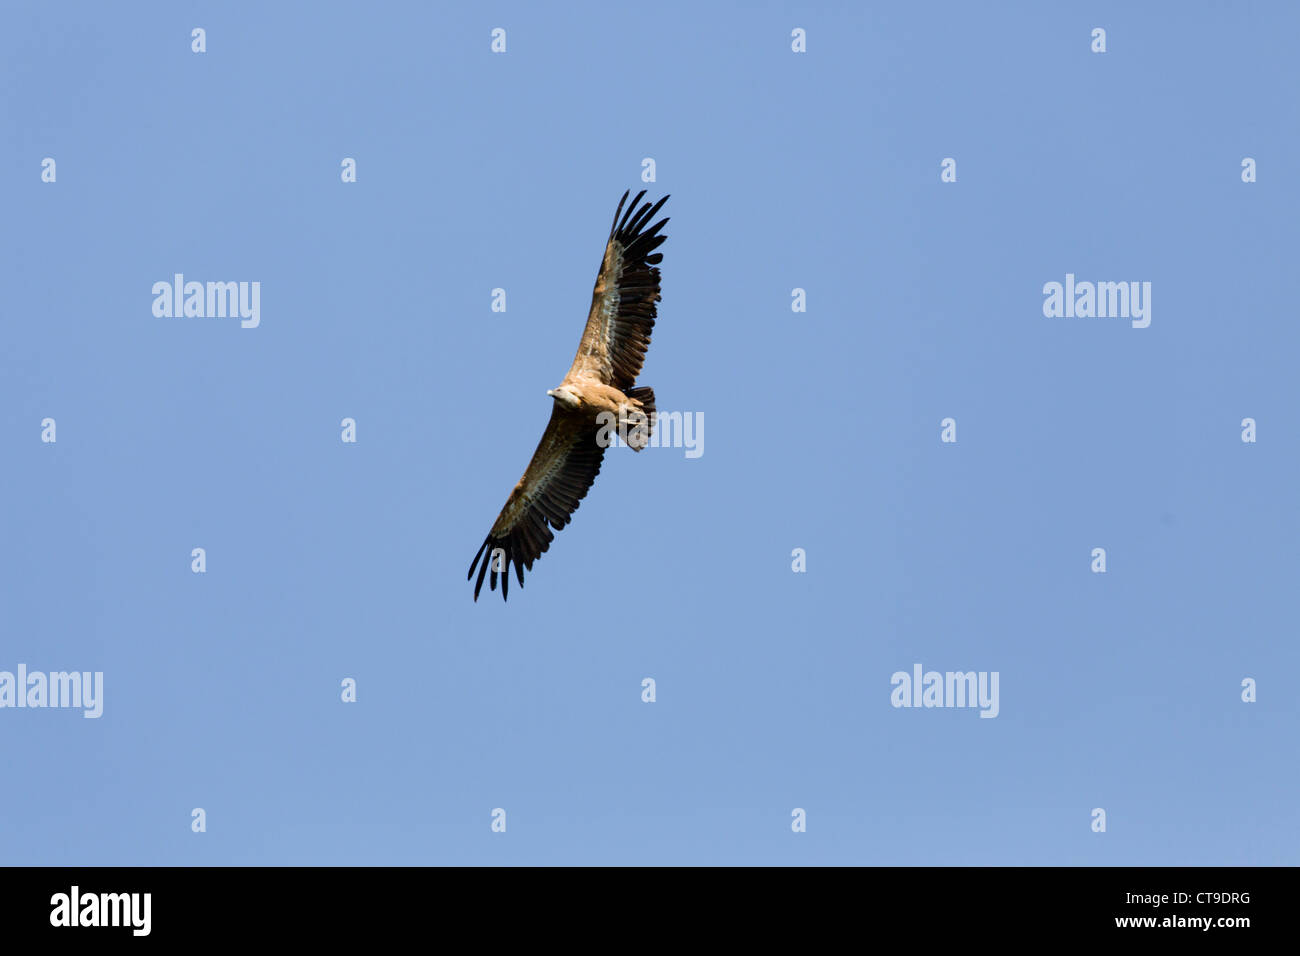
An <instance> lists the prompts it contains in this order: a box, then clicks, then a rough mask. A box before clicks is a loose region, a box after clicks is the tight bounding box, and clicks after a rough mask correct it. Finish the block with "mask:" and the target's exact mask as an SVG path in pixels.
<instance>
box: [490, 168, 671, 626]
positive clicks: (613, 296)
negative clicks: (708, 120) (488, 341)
mask: <svg viewBox="0 0 1300 956" xmlns="http://www.w3.org/2000/svg"><path fill="white" fill-rule="evenodd" d="M628 192H631V190H628ZM644 195H645V190H642V191H641V192H639V193H637V196H636V198H635V199H633V200H632V204H631V205H630V206H628V207H627V212H626V213H624V212H623V206H624V204H625V203H626V202H627V197H628V193H624V194H623V198H622V199H620V200H619V203H618V209H617V210H616V211H615V212H614V224H613V225H612V226H611V227H610V230H609V241H608V242H606V243H605V257H604V259H602V260H601V263H600V272H599V273H598V274H597V276H596V288H595V290H594V291H593V292H592V294H591V312H589V313H588V315H587V327H586V328H585V329H583V332H582V341H581V342H579V343H578V354H577V356H575V357H574V359H573V365H572V366H571V367H570V368H569V374H568V375H566V376H564V381H562V382H561V383H560V384H559V385H558V386H556V387H555V388H553V389H551V390H550V391H548V392H547V393H546V394H547V395H549V396H550V397H551V398H552V399H553V400H554V401H553V404H552V407H551V421H550V423H549V424H548V425H547V426H546V431H545V432H544V433H543V435H542V440H541V441H540V442H539V443H538V445H537V451H535V452H533V460H532V461H530V462H529V463H528V469H527V470H526V471H525V472H524V476H523V477H522V478H520V479H519V483H518V484H517V485H515V488H514V491H512V492H511V493H510V497H509V498H507V499H506V505H505V507H504V508H502V509H501V514H499V515H497V520H496V523H495V524H494V525H492V530H491V531H489V532H488V536H487V537H486V538H485V539H484V540H483V544H482V546H480V547H479V549H478V554H476V555H474V563H473V564H471V565H470V566H469V578H470V579H473V577H474V571H475V569H477V570H478V580H477V581H475V583H474V600H475V601H477V600H478V595H479V591H481V590H482V589H483V579H484V577H487V580H488V586H489V587H490V588H491V589H492V590H494V591H495V590H496V586H497V576H498V574H499V575H500V577H501V597H502V599H505V598H506V596H507V591H508V590H509V587H510V565H511V564H513V565H514V567H515V578H516V580H518V582H519V586H520V587H523V586H524V569H525V568H527V569H528V570H530V571H531V570H532V568H533V562H534V561H536V560H537V559H538V558H539V557H541V555H542V554H544V553H545V552H546V549H547V548H549V547H550V546H551V539H552V538H554V537H555V534H554V532H553V531H552V530H551V529H552V528H554V529H555V530H557V531H558V530H559V529H560V528H563V527H564V526H565V525H566V524H568V523H569V521H570V520H571V518H572V515H573V512H575V511H577V510H578V503H579V502H580V501H582V499H583V498H584V497H586V494H587V490H588V489H589V488H590V487H591V483H592V482H593V481H595V480H596V475H597V474H599V473H600V463H601V459H603V458H604V456H605V446H606V445H607V444H608V443H609V439H610V435H611V433H612V432H613V430H614V428H617V429H618V430H619V433H620V434H622V435H623V436H624V437H625V438H626V441H627V444H628V445H629V446H630V447H632V448H633V449H634V450H635V451H640V450H641V449H642V448H644V447H645V446H646V443H647V442H648V440H649V434H650V428H651V427H653V422H654V414H655V393H654V389H652V388H647V387H645V386H641V387H640V388H636V387H634V385H635V384H636V377H637V375H638V374H640V372H641V363H642V362H643V361H644V360H645V352H646V348H647V346H649V344H650V332H651V330H652V329H653V328H654V324H655V302H657V301H658V300H659V298H660V296H659V270H658V268H656V267H657V266H658V265H659V263H660V262H662V261H663V253H661V252H655V249H657V248H658V247H659V245H660V244H661V243H662V242H663V241H664V240H665V239H666V238H668V237H667V236H663V235H660V234H659V230H661V229H662V228H663V227H664V224H665V223H666V222H668V220H667V219H666V218H665V219H661V220H659V221H658V222H656V223H655V224H654V225H653V226H650V225H648V223H649V222H650V220H651V219H653V218H654V216H655V214H656V213H657V212H659V209H660V208H661V207H662V206H663V204H664V203H665V202H667V201H668V197H667V196H665V197H664V198H663V199H661V200H659V201H658V202H657V203H655V204H654V205H651V204H650V203H648V202H647V203H646V204H645V205H643V206H641V207H640V208H639V209H638V208H637V204H638V203H640V202H641V197H642V196H644ZM620 216H621V217H622V218H621V220H620ZM629 427H630V431H629ZM480 561H481V562H482V564H481V565H480Z"/></svg>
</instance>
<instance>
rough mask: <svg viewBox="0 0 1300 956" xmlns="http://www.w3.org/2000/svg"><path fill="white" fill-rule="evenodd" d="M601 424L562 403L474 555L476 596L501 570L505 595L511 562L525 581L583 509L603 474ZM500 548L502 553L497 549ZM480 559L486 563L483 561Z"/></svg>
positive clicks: (494, 584) (494, 582) (493, 585)
mask: <svg viewBox="0 0 1300 956" xmlns="http://www.w3.org/2000/svg"><path fill="white" fill-rule="evenodd" d="M598 434H599V430H598V429H597V428H596V426H595V425H594V424H593V423H592V422H591V421H589V420H587V419H586V418H585V417H583V416H580V415H576V414H573V413H571V412H568V411H564V410H562V409H561V407H560V405H559V404H558V403H557V404H556V405H555V407H554V408H553V409H552V410H551V420H550V422H549V423H548V424H547V426H546V431H545V432H544V433H543V434H542V440H541V441H540V442H539V443H538V445H537V451H535V452H533V460H532V461H530V462H529V463H528V468H527V470H526V471H525V472H524V476H523V477H522V478H520V479H519V483H518V484H517V485H515V489H514V491H512V492H510V497H509V498H508V499H506V506H505V507H504V508H502V509H501V514H499V515H497V520H496V523H495V524H494V525H492V530H491V531H489V532H488V536H487V538H486V539H485V540H484V541H483V544H482V546H481V547H480V548H479V549H478V554H476V555H474V563H473V564H471V565H470V566H469V577H470V578H471V579H472V578H473V577H474V570H475V569H476V568H477V569H478V580H477V581H476V582H475V583H474V600H475V601H477V600H478V594H479V591H481V590H482V589H483V579H484V577H485V576H486V577H487V579H488V586H489V587H490V588H491V589H492V590H493V591H495V590H496V587H497V576H498V574H500V576H501V597H502V599H503V600H504V599H505V598H506V596H507V592H508V591H509V588H510V565H511V564H513V565H514V566H515V577H516V578H517V579H518V581H519V586H520V587H523V586H524V569H525V568H527V569H528V570H530V571H531V570H532V568H533V562H534V561H536V560H537V559H538V558H539V557H540V556H541V555H542V554H543V553H545V551H546V549H547V548H549V547H550V546H551V539H552V538H554V537H555V534H554V533H553V532H552V531H551V529H552V528H554V529H556V530H557V531H558V530H559V529H560V528H563V527H564V526H565V525H566V524H568V523H569V519H570V517H571V516H572V514H573V513H574V512H575V511H577V510H578V502H580V501H581V500H582V499H583V498H584V497H586V495H587V490H588V489H589V488H590V487H591V483H592V482H593V481H595V480H596V475H598V474H600V463H601V460H602V459H603V458H604V457H605V449H604V447H602V446H601V445H600V444H599V443H598V442H597V440H596V438H597V435H598ZM498 548H500V549H501V551H500V553H498V552H497V549H498ZM480 561H481V562H482V564H481V565H480Z"/></svg>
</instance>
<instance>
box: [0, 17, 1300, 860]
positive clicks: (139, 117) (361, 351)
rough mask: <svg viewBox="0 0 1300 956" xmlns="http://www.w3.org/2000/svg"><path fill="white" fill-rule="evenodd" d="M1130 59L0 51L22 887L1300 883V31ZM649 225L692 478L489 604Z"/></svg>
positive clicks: (1041, 28)
mask: <svg viewBox="0 0 1300 956" xmlns="http://www.w3.org/2000/svg"><path fill="white" fill-rule="evenodd" d="M1133 6H1134V5H1130V4H1086V5H1085V4H1027V3H1026V4H1003V5H998V6H996V7H993V8H990V7H986V6H983V5H981V6H980V7H978V8H976V7H974V6H973V5H967V4H957V3H942V4H888V5H884V4H870V5H868V4H853V5H850V4H843V5H834V4H813V5H806V6H801V7H800V6H796V7H791V6H789V5H775V4H770V5H765V6H762V7H761V8H756V7H753V6H751V5H740V4H719V5H709V6H704V7H701V6H700V5H696V4H681V3H661V4H656V5H655V6H654V7H653V8H648V7H644V6H627V7H616V8H610V7H607V6H601V5H596V4H589V5H580V6H573V7H572V8H571V12H567V13H563V14H561V13H559V12H556V11H555V10H544V9H540V8H538V7H537V5H535V4H493V5H490V6H478V5H468V4H466V5H462V6H461V8H460V9H456V8H453V7H451V6H448V5H433V4H381V5H376V6H372V7H356V6H348V7H340V8H339V9H337V10H327V9H320V8H318V7H316V6H312V7H306V6H301V7H300V6H292V7H291V6H289V5H278V4H277V5H261V4H251V3H230V4H228V3H222V4H197V5H187V6H176V5H173V4H162V3H155V4H133V5H130V7H129V8H125V9H109V8H105V7H104V6H102V5H98V4H89V3H85V4H59V5H34V4H33V5H24V6H21V7H20V6H18V5H7V6H6V7H5V8H4V11H3V14H0V17H2V20H0V24H2V26H3V28H2V29H0V52H2V53H3V62H4V63H5V71H6V77H5V82H4V83H3V84H0V97H3V109H0V116H2V117H3V119H2V120H0V122H2V123H3V133H4V135H3V137H0V139H2V145H0V202H2V203H3V208H4V210H5V215H4V220H5V222H6V224H7V225H8V227H9V228H7V229H5V230H3V238H2V239H0V241H2V242H3V243H4V247H3V250H2V251H3V256H2V257H0V263H3V264H2V265H0V270H2V271H0V278H2V279H3V286H4V289H5V297H4V310H3V312H4V321H3V323H0V441H3V445H4V448H5V450H6V455H5V459H4V463H5V467H4V485H3V487H4V496H3V506H2V507H0V540H3V542H4V546H3V547H2V548H0V582H2V583H0V671H16V669H17V667H18V666H19V665H20V664H22V665H25V666H26V667H27V669H28V670H30V671H46V672H48V671H63V670H76V671H89V672H103V675H104V678H103V680H104V685H103V686H104V699H103V715H102V716H101V717H100V718H99V719H94V720H91V719H83V717H82V716H81V713H80V712H79V711H78V710H72V709H52V708H45V709H31V708H22V709H17V708H14V709H10V708H4V709H0V762H2V763H3V765H4V766H5V767H6V769H7V774H6V777H7V779H8V781H9V785H8V786H6V787H4V788H3V795H2V796H0V846H2V847H3V850H2V851H0V862H4V863H17V864H333V863H343V864H353V863H356V864H361V863H367V864H601V863H604V864H674V863H684V864H1084V865H1093V864H1121V865H1127V864H1296V863H1297V862H1300V852H1298V838H1297V833H1298V832H1300V810H1297V807H1298V806H1300V800H1298V799H1297V798H1298V797H1300V793H1298V791H1300V771H1298V770H1297V764H1296V761H1295V759H1294V753H1295V741H1296V739H1297V730H1298V729H1300V728H1298V727H1297V722H1298V717H1300V708H1298V707H1297V703H1296V696H1295V688H1294V681H1293V677H1294V675H1295V674H1296V673H1297V672H1298V670H1300V653H1298V652H1297V650H1296V642H1295V634H1294V628H1295V601H1294V595H1295V585H1294V582H1295V580H1296V575H1297V571H1298V570H1300V567H1298V565H1300V546H1298V545H1297V541H1300V514H1298V513H1297V507H1296V503H1295V501H1296V499H1295V492H1294V477H1295V475H1296V472H1297V465H1300V445H1298V441H1300V439H1298V438H1297V435H1296V431H1295V428H1294V427H1292V425H1291V421H1292V419H1288V418H1287V416H1288V415H1291V416H1292V418H1294V413H1295V408H1296V402H1297V390H1298V389H1297V384H1296V376H1295V373H1294V362H1295V355H1296V350H1297V346H1300V334H1297V331H1296V321H1297V317H1296V315H1295V295H1294V290H1293V289H1292V281H1293V279H1292V277H1293V274H1294V262H1295V257H1296V251H1297V250H1296V245H1297V241H1296V237H1295V225H1294V224H1295V222H1296V217H1297V212H1298V211H1300V210H1298V205H1300V204H1298V200H1300V191H1298V189H1297V186H1296V179H1295V176H1294V170H1295V168H1296V165H1297V161H1298V156H1297V154H1298V153H1300V133H1298V132H1297V130H1300V124H1298V123H1297V118H1298V117H1297V103H1296V98H1295V95H1294V93H1295V90H1296V88H1297V80H1298V79H1300V76H1298V75H1297V74H1298V73H1300V64H1297V61H1296V59H1295V56H1294V52H1293V50H1292V49H1291V47H1292V46H1293V43H1292V40H1293V38H1294V37H1295V35H1296V30H1297V27H1298V26H1300V14H1298V13H1297V11H1296V9H1295V8H1294V7H1293V6H1291V5H1286V4H1273V5H1262V4H1261V5H1252V6H1251V7H1250V8H1249V9H1248V10H1241V9H1235V8H1233V7H1231V6H1229V5H1225V4H1204V3H1203V4H1195V3H1193V4H1179V5H1177V6H1176V7H1175V6H1174V5H1171V4H1143V5H1140V6H1141V9H1134V8H1133ZM268 7H269V8H268ZM195 27H202V28H203V29H204V30H205V31H206V52H204V53H202V54H198V53H194V52H192V51H191V30H192V29H193V28H195ZM496 27H501V28H504V29H505V30H506V44H507V46H506V52H505V53H504V54H493V53H492V52H491V50H490V43H491V36H490V34H491V31H492V29H493V28H496ZM1095 27H1102V28H1104V29H1105V30H1106V31H1107V36H1106V43H1107V51H1106V52H1105V53H1104V54H1098V53H1093V52H1092V51H1091V49H1090V45H1091V33H1092V30H1093V29H1094V28H1095ZM795 28H802V29H804V30H805V31H806V35H807V52H806V53H802V54H799V53H794V52H792V50H791V42H792V41H791V31H792V30H793V29H795ZM46 157H49V158H52V159H54V160H55V162H56V167H55V168H56V179H55V181H54V182H52V183H51V182H43V181H42V161H43V160H44V159H45V158H46ZM345 157H351V158H353V159H355V160H356V164H357V165H356V168H357V182H355V183H346V184H345V183H343V182H341V177H340V163H341V162H342V160H343V159H344V158H345ZM646 157H651V158H653V159H654V160H655V170H656V181H655V182H653V183H642V182H641V176H642V160H643V159H644V158H646ZM1246 157H1250V158H1252V159H1254V160H1255V161H1256V164H1257V176H1258V180H1257V181H1256V182H1254V183H1249V184H1248V183H1243V182H1242V166H1241V164H1242V161H1243V159H1244V158H1246ZM946 158H952V159H954V160H955V161H956V172H957V179H956V182H952V183H944V182H941V180H940V173H941V166H940V164H941V162H942V161H943V160H944V159H946ZM628 188H633V189H638V188H647V189H649V190H650V193H651V195H652V196H659V195H662V194H663V193H666V192H667V193H671V194H672V198H671V199H670V200H669V202H668V205H667V207H666V209H665V212H666V213H668V214H669V215H671V216H672V222H671V223H670V224H669V226H668V228H667V230H666V231H667V232H668V234H669V237H670V238H669V240H668V242H667V244H666V245H665V246H663V247H662V250H661V251H663V252H664V254H665V260H664V263H663V301H662V302H661V303H660V308H659V323H658V325H657V327H656V331H655V336H654V342H653V345H652V347H651V349H650V352H649V355H648V358H647V362H646V365H645V369H644V373H643V375H642V378H641V382H642V383H643V384H648V385H651V386H653V387H654V388H655V390H656V392H657V396H658V404H659V407H660V409H661V410H676V411H681V412H683V413H688V414H691V415H697V416H703V420H704V423H705V427H704V432H703V445H702V450H703V454H701V455H700V456H699V457H696V458H688V457H687V456H686V454H685V453H684V449H681V448H653V449H650V450H647V451H646V452H644V453H642V454H640V455H634V454H633V453H632V452H631V451H630V450H628V449H625V448H623V449H615V450H613V451H611V452H610V453H609V454H608V455H607V457H606V461H605V465H604V468H603V469H602V472H601V475H600V477H599V479H598V480H597V482H596V484H595V486H594V488H593V490H592V492H591V494H590V495H589V496H588V497H587V499H586V500H585V501H583V503H582V506H581V508H580V509H579V511H578V512H577V514H576V516H575V519H574V521H573V523H572V524H571V525H570V526H569V527H568V528H567V529H565V530H564V531H563V532H561V533H559V534H558V535H557V537H556V541H555V543H554V544H553V546H552V548H551V550H550V552H549V553H548V554H547V555H545V557H544V558H543V559H542V560H541V561H540V562H539V563H538V564H537V565H536V566H535V567H534V571H533V573H532V574H531V575H530V577H529V578H528V580H527V585H526V587H525V588H524V589H523V590H522V591H514V590H512V592H511V598H510V601H509V603H508V604H504V605H503V604H502V603H501V601H500V600H499V598H498V597H497V596H496V595H490V594H485V596H484V598H482V599H480V600H479V602H478V603H477V604H475V603H474V602H473V601H472V600H471V591H472V587H471V585H469V584H467V583H466V581H465V572H466V570H467V568H468V565H469V562H470V559H471V558H472V557H473V554H474V551H475V550H476V549H477V548H478V545H479V543H480V542H481V541H482V539H483V536H484V534H485V533H486V531H487V529H488V527H489V526H490V525H491V523H492V521H493V519H494V517H495V516H496V514H497V512H498V510H499V509H500V507H501V505H502V504H503V503H504V501H505V498H506V495H507V494H508V493H509V491H510V489H511V487H512V486H513V484H514V482H515V481H516V480H517V479H518V477H519V475H520V473H521V472H522V470H523V468H524V466H525V465H526V463H527V461H528V458H529V456H530V455H531V453H532V451H533V448H534V446H535V445H536V442H537V440H538V438H539V436H540V434H541V432H542V430H543V428H544V427H545V424H546V421H547V417H548V415H549V413H550V408H549V406H550V399H548V398H547V397H546V396H545V391H546V389H548V388H551V387H553V386H555V385H556V384H558V382H559V381H560V379H561V378H562V377H563V375H564V373H565V371H566V370H567V368H568V363H569V362H570V361H571V359H572V357H573V352H574V349H575V348H576V345H577V341H578V337H579V335H580V334H581V330H582V323H583V321H584V320H585V316H586V310H587V306H588V304H589V301H590V299H589V297H590V292H591V285H592V282H593V280H594V278H595V272H596V268H597V266H598V264H599V260H600V255H601V252H602V248H603V241H604V238H605V235H606V230H607V229H608V226H609V220H610V217H611V216H612V213H613V207H614V205H615V204H616V203H617V201H618V197H619V196H620V195H621V194H622V193H623V191H624V190H625V189H628ZM177 272H180V273H184V274H185V276H186V277H187V279H192V280H198V281H249V282H251V281H257V282H259V283H260V289H261V309H260V325H259V326H258V327H257V328H255V329H245V328H241V326H240V323H239V321H238V320H237V319H229V318H226V319H198V318H159V317H156V316H155V315H154V314H153V311H152V304H153V294H152V292H151V289H152V286H153V284H154V283H155V282H158V281H170V280H171V277H172V276H173V275H174V274H175V273H177ZM1067 274H1072V275H1074V276H1076V277H1077V278H1078V280H1079V281H1084V280H1091V281H1125V282H1128V281H1137V282H1149V283H1151V287H1150V288H1151V300H1150V301H1151V324H1150V326H1149V327H1147V328H1142V329H1139V328H1134V327H1132V325H1131V323H1130V322H1129V321H1128V320H1126V319H1121V318H1070V319H1066V318H1048V317H1046V316H1045V315H1044V313H1043V302H1044V294H1043V287H1044V285H1045V284H1046V283H1049V282H1053V281H1055V282H1064V281H1065V276H1066V275H1067ZM494 288H504V289H505V290H506V295H507V310H506V311H505V312H504V313H502V312H493V311H492V309H491V301H492V290H493V289H494ZM795 288H800V289H804V290H805V291H806V299H807V311H806V312H793V311H792V309H791V301H792V299H791V295H792V290H793V289H795ZM46 418H52V419H54V420H55V422H56V437H57V440H56V441H55V442H54V443H48V442H44V441H42V424H41V423H42V421H43V420H44V419H46ZM344 418H352V419H354V420H355V422H356V423H357V441H356V442H355V443H352V444H349V443H344V442H343V441H342V440H341V438H340V433H341V424H340V423H341V422H342V420H343V419H344ZM946 418H952V419H954V420H955V422H956V436H957V441H956V442H955V443H945V442H942V441H941V440H940V439H941V427H940V423H941V421H943V420H944V419H946ZM1244 418H1253V419H1254V420H1255V421H1256V423H1257V436H1256V437H1257V440H1256V441H1255V442H1254V443H1246V442H1243V441H1242V425H1241V422H1242V420H1243V419H1244ZM1099 547H1100V548H1104V549H1105V550H1106V571H1105V573H1103V574H1098V573H1094V572H1093V571H1092V563H1093V557H1092V553H1093V549H1094V548H1099ZM194 548H203V549H205V553H206V562H207V563H206V571H205V572H204V573H202V574H195V573H193V572H192V571H191V552H192V550H193V549H194ZM795 548H802V549H804V550H805V552H806V562H807V563H806V567H807V570H806V572H804V573H795V572H794V571H793V570H792V551H793V549H795ZM915 664H921V665H923V667H924V668H925V669H926V670H931V669H933V670H936V671H940V672H946V671H963V672H964V671H976V672H988V673H992V672H997V673H998V675H999V688H1000V701H999V711H998V716H997V717H996V718H995V719H981V718H980V717H979V714H978V711H977V710H976V709H971V708H896V707H893V706H891V692H892V690H893V688H892V686H891V677H892V675H893V674H894V673H895V672H898V671H904V672H909V673H910V671H911V670H912V667H913V665H915ZM345 678H352V679H354V680H355V681H356V686H357V701H356V702H355V703H343V702H342V701H341V700H340V694H341V691H340V682H341V681H342V680H344V679H345ZM645 678H653V679H654V681H655V682H656V700H655V702H654V703H644V702H643V701H642V699H641V693H642V680H643V679H645ZM1247 678H1250V679H1253V680H1254V681H1256V683H1257V695H1258V699H1257V701H1256V702H1254V703H1246V702H1243V701H1242V699H1241V695H1242V681H1243V680H1245V679H1247ZM194 808H202V809H203V811H204V813H205V818H206V832H203V833H195V832H193V831H192V829H191V820H192V817H191V814H192V811H193V810H194ZM495 808H504V810H505V811H506V815H507V817H506V818H507V828H506V832H505V833H495V832H493V831H492V829H491V822H492V820H491V814H492V811H493V810H494V809H495ZM795 808H802V809H803V810H805V811H806V818H807V829H806V832H803V833H795V832H792V828H791V822H792V816H791V814H792V811H793V810H794V809H795ZM1094 808H1102V809H1104V810H1105V812H1106V832H1104V833H1098V832H1094V831H1093V829H1092V823H1093V817H1092V811H1093V810H1094Z"/></svg>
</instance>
